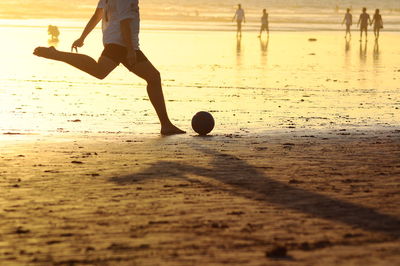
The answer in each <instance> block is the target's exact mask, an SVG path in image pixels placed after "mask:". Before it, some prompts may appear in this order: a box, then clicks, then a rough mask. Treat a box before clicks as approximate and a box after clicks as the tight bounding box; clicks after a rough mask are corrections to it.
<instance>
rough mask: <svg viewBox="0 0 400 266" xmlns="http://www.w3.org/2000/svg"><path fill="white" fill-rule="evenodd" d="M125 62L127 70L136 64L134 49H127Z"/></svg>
mask: <svg viewBox="0 0 400 266" xmlns="http://www.w3.org/2000/svg"><path fill="white" fill-rule="evenodd" d="M126 61H127V63H128V66H129V68H132V67H133V66H135V64H136V51H135V50H134V49H128V53H127V55H126Z"/></svg>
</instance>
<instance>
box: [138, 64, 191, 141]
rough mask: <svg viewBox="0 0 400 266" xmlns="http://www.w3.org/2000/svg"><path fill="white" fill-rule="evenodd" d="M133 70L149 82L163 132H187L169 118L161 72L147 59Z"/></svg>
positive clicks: (149, 92)
mask: <svg viewBox="0 0 400 266" xmlns="http://www.w3.org/2000/svg"><path fill="white" fill-rule="evenodd" d="M131 71H132V72H133V73H134V74H136V75H138V76H139V77H141V78H142V79H144V80H146V82H147V93H148V95H149V98H150V101H151V103H152V105H153V107H154V109H155V110H156V113H157V116H158V118H159V119H160V123H161V134H162V135H174V134H184V133H186V132H185V131H183V130H180V129H179V128H177V127H176V126H174V125H173V124H172V123H171V121H170V120H169V117H168V113H167V108H166V107H165V100H164V95H163V91H162V87H161V77H160V72H158V70H157V69H156V68H155V67H154V66H153V65H152V64H151V63H150V61H147V60H146V61H142V62H139V63H137V64H136V65H135V66H134V67H133V69H131Z"/></svg>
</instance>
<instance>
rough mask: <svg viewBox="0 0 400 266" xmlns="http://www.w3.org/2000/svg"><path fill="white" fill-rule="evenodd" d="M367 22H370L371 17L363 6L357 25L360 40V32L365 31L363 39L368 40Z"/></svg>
mask: <svg viewBox="0 0 400 266" xmlns="http://www.w3.org/2000/svg"><path fill="white" fill-rule="evenodd" d="M368 23H370V24H371V18H370V16H369V14H368V13H367V8H365V7H363V9H362V13H361V15H360V18H359V19H358V23H357V26H360V42H361V41H362V33H363V32H365V41H367V40H368Z"/></svg>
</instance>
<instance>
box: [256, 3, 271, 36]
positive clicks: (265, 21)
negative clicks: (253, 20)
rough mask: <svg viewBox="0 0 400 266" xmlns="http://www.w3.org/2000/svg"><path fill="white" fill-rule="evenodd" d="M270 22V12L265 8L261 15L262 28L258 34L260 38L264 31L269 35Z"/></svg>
mask: <svg viewBox="0 0 400 266" xmlns="http://www.w3.org/2000/svg"><path fill="white" fill-rule="evenodd" d="M268 24H269V22H268V13H267V10H266V9H265V8H264V9H263V15H262V17H261V29H260V35H258V38H261V34H262V32H263V31H266V32H267V35H268V37H269V25H268Z"/></svg>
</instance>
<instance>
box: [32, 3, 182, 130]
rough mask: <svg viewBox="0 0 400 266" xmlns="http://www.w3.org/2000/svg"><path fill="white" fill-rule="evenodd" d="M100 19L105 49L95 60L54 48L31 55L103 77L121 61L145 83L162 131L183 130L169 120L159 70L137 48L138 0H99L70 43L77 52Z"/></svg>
mask: <svg viewBox="0 0 400 266" xmlns="http://www.w3.org/2000/svg"><path fill="white" fill-rule="evenodd" d="M100 20H102V21H103V25H102V29H103V44H104V50H103V52H102V54H101V56H100V58H99V60H98V61H97V62H96V61H95V60H94V59H93V58H91V57H89V56H87V55H83V54H74V53H67V52H61V51H58V50H56V49H55V48H54V47H49V48H47V47H37V48H36V49H35V51H34V54H35V55H37V56H41V57H45V58H48V59H53V60H58V61H62V62H65V63H67V64H70V65H72V66H74V67H76V68H78V69H80V70H82V71H85V72H86V73H88V74H90V75H92V76H94V77H96V78H99V79H104V78H105V77H106V76H107V75H108V74H109V73H110V72H111V71H113V70H114V69H115V68H116V67H117V66H118V65H119V64H120V63H122V64H123V65H124V66H125V67H126V68H127V69H128V70H130V71H131V72H133V73H134V74H136V75H137V76H139V77H141V78H143V79H144V80H146V82H147V93H148V95H149V98H150V101H151V103H152V104H153V106H154V108H155V110H156V112H157V115H158V118H159V119H160V123H161V134H163V135H172V134H181V133H185V132H184V131H182V130H180V129H179V128H177V127H176V126H174V125H173V124H172V123H171V121H170V120H169V117H168V114H167V110H166V107H165V101H164V95H163V91H162V87H161V77H160V73H159V72H158V70H157V69H156V68H155V67H154V66H153V65H152V64H151V62H150V61H149V60H148V59H147V58H146V56H145V55H144V54H143V53H142V51H141V50H140V49H139V27H140V16H139V4H138V0H114V1H108V0H100V1H99V3H98V5H97V8H96V10H95V12H94V14H93V15H92V17H91V19H90V20H89V22H88V23H87V25H86V27H85V29H84V30H83V33H82V35H81V37H80V38H79V39H77V40H76V41H75V42H74V43H73V44H72V46H71V52H72V50H73V49H75V50H76V51H77V50H78V47H82V46H83V45H84V40H85V38H86V37H87V35H88V34H89V33H90V32H91V31H92V30H93V29H94V28H95V27H96V25H97V24H98V23H99V22H100Z"/></svg>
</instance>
